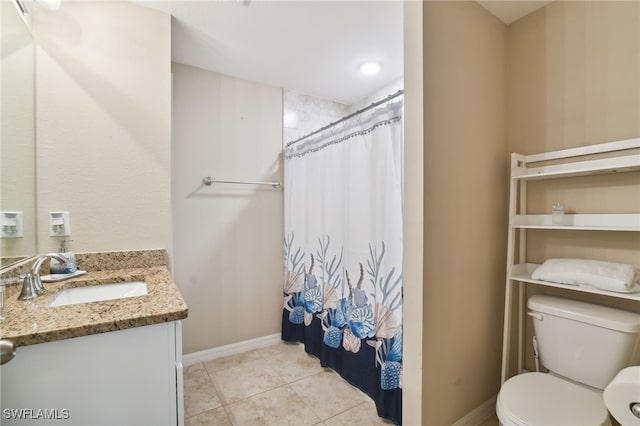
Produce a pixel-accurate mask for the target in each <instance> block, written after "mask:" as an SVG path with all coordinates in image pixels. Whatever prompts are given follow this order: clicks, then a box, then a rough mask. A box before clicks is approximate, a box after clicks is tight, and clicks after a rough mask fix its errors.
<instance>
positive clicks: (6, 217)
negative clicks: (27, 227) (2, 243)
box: [0, 211, 24, 238]
mask: <svg viewBox="0 0 640 426" xmlns="http://www.w3.org/2000/svg"><path fill="white" fill-rule="evenodd" d="M23 235H24V226H23V213H22V212H21V211H3V212H0V236H1V237H2V238H21V237H22V236H23Z"/></svg>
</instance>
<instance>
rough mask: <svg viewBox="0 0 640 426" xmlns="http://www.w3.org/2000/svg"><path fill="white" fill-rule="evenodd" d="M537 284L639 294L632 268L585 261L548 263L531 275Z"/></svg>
mask: <svg viewBox="0 0 640 426" xmlns="http://www.w3.org/2000/svg"><path fill="white" fill-rule="evenodd" d="M531 277H532V278H533V279H534V280H541V281H551V282H555V283H560V284H571V285H579V286H586V287H595V288H597V289H600V290H608V291H615V292H618V293H636V292H639V291H640V284H639V283H638V279H639V278H640V274H638V273H637V272H636V268H635V267H634V266H633V265H627V264H623V263H613V262H603V261H599V260H586V259H549V260H546V261H545V262H544V263H543V264H542V265H540V266H539V267H538V268H537V269H536V270H535V271H534V272H533V274H531Z"/></svg>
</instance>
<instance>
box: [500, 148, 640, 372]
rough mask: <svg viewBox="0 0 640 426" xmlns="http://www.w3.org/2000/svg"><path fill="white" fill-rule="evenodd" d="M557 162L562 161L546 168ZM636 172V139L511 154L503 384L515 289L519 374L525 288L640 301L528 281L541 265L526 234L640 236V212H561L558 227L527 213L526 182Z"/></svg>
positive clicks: (639, 164) (639, 157) (639, 165)
mask: <svg viewBox="0 0 640 426" xmlns="http://www.w3.org/2000/svg"><path fill="white" fill-rule="evenodd" d="M590 155H597V156H606V158H597V159H587V160H585V159H584V158H585V156H590ZM558 161H559V162H561V163H560V164H550V165H549V164H547V163H549V162H551V163H553V162H558ZM540 163H545V164H544V165H540V166H537V165H536V164H540ZM639 170H640V138H636V139H628V140H623V141H617V142H608V143H603V144H597V145H589V146H584V147H579V148H572V149H565V150H560V151H553V152H546V153H541V154H534V155H521V154H512V155H511V183H510V193H509V231H508V244H507V246H508V247H507V249H508V253H507V282H506V287H505V309H504V330H503V347H502V377H501V383H504V382H505V380H506V379H507V378H508V377H507V375H508V373H509V351H510V348H511V324H512V320H513V309H512V295H513V290H514V287H516V286H517V287H518V306H519V309H518V312H519V313H520V315H519V316H518V372H521V371H522V370H523V349H524V314H523V311H524V287H525V285H527V284H535V285H539V286H547V287H555V288H563V289H568V290H572V291H577V292H585V293H592V294H600V295H606V296H609V297H616V298H621V299H630V300H636V301H638V302H640V293H614V292H610V291H604V290H598V289H595V288H586V287H578V286H572V285H565V284H558V283H553V282H548V281H539V280H534V279H533V278H531V274H532V273H533V271H535V269H536V268H537V267H538V266H539V265H536V264H533V263H528V262H527V253H526V239H527V233H528V232H529V231H531V230H536V229H547V230H572V231H602V232H640V212H638V213H632V214H565V215H564V219H563V223H562V224H561V225H554V224H553V221H552V216H551V215H550V214H548V215H538V214H536V215H534V214H527V182H528V181H533V180H541V179H561V178H567V177H576V176H589V175H598V174H610V173H622V172H632V171H639ZM516 234H517V237H516ZM516 254H517V256H516ZM516 257H517V258H516ZM636 266H637V265H636Z"/></svg>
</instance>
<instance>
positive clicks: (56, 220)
mask: <svg viewBox="0 0 640 426" xmlns="http://www.w3.org/2000/svg"><path fill="white" fill-rule="evenodd" d="M49 235H50V236H52V237H68V236H69V235H71V221H70V214H69V212H49Z"/></svg>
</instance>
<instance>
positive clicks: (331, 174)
mask: <svg viewBox="0 0 640 426" xmlns="http://www.w3.org/2000/svg"><path fill="white" fill-rule="evenodd" d="M284 195H285V242H284V268H285V270H284V272H285V282H284V291H283V295H284V309H283V312H282V338H283V340H285V341H291V342H302V343H304V346H305V350H306V352H308V353H310V354H312V355H314V356H316V357H318V358H319V359H320V363H321V365H322V366H323V367H330V368H332V369H333V370H335V371H336V372H338V373H339V374H340V375H341V376H342V377H343V378H344V379H345V380H347V381H348V382H350V383H351V384H352V385H354V386H356V387H357V388H359V389H361V390H362V391H364V392H365V393H366V394H368V395H369V396H370V397H371V398H372V399H373V400H374V402H375V404H376V407H377V410H378V415H379V416H381V417H386V418H389V419H391V420H393V421H394V422H396V423H397V424H401V422H402V390H401V388H402V102H392V103H387V104H386V105H385V106H380V107H377V108H374V109H370V110H368V111H365V112H362V113H360V114H358V115H357V116H355V117H354V118H350V119H348V120H345V121H343V122H342V123H340V124H337V125H334V126H332V127H331V128H330V129H328V130H326V131H322V132H320V133H318V134H315V135H313V136H310V137H308V138H306V139H303V140H299V141H296V142H294V143H290V144H288V145H287V147H286V149H285V194H284Z"/></svg>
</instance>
